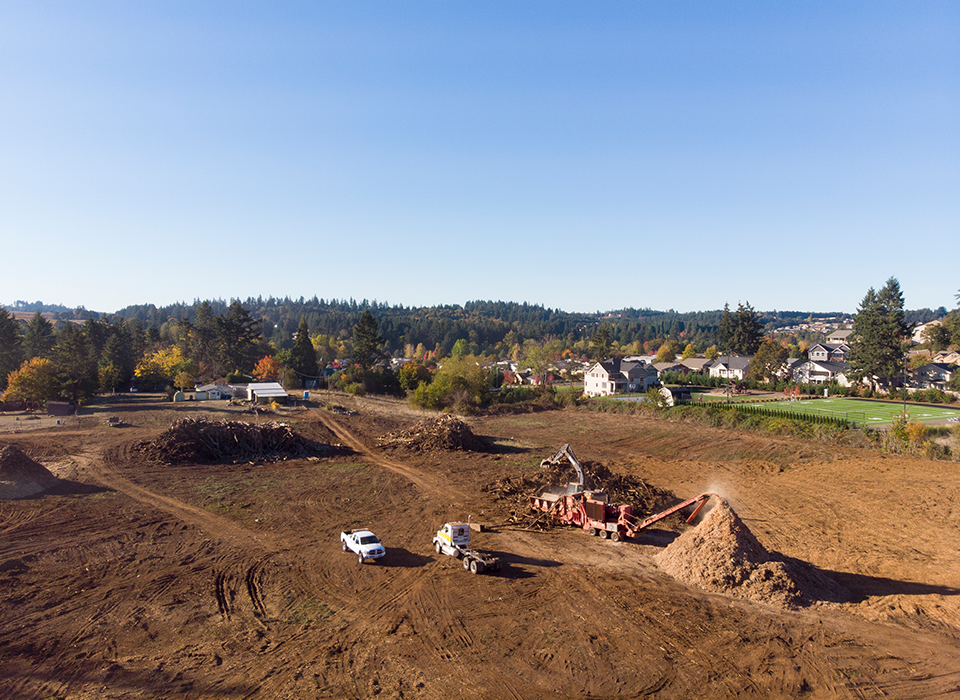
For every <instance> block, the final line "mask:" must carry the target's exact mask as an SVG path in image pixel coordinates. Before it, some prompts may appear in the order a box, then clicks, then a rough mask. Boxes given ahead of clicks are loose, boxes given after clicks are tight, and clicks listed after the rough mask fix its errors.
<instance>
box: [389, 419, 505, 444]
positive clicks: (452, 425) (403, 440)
mask: <svg viewBox="0 0 960 700" xmlns="http://www.w3.org/2000/svg"><path fill="white" fill-rule="evenodd" d="M377 444H378V445H379V446H380V447H400V448H404V449H407V450H414V451H417V452H427V451H430V450H451V451H455V450H466V451H468V452H485V451H486V450H487V445H486V443H485V442H484V441H483V440H481V439H480V438H479V437H477V436H476V435H474V434H473V431H472V430H470V426H469V425H467V424H466V423H464V422H463V421H462V420H460V419H459V418H457V417H456V416H451V415H449V414H446V413H444V414H440V415H439V416H437V417H436V418H431V419H428V420H424V421H420V422H419V423H417V424H416V425H414V426H413V427H412V428H408V429H406V430H395V431H393V432H392V433H387V434H386V435H383V436H382V437H380V438H378V439H377Z"/></svg>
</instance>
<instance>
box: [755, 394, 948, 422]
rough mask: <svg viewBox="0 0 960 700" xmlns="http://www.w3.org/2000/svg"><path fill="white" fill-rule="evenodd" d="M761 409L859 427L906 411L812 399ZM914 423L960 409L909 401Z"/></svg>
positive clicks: (895, 406) (849, 401)
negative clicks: (829, 418)
mask: <svg viewBox="0 0 960 700" xmlns="http://www.w3.org/2000/svg"><path fill="white" fill-rule="evenodd" d="M753 405H755V406H756V407H757V408H760V409H768V410H771V411H773V410H777V411H786V412H789V413H802V414H808V415H810V414H813V415H826V416H833V417H835V418H846V419H847V420H849V421H851V422H853V423H856V424H857V425H858V426H859V425H866V426H868V427H869V426H878V427H879V426H885V425H890V424H891V423H892V422H893V421H894V419H895V418H897V417H898V416H899V415H900V414H901V413H902V412H903V404H902V403H895V402H885V401H867V400H864V399H842V398H835V399H808V400H804V401H772V402H768V403H757V404H753ZM907 413H908V415H909V420H910V421H911V422H920V423H932V422H935V421H947V420H949V419H950V418H954V419H956V418H958V417H960V408H945V407H943V406H934V405H930V404H917V403H910V402H907Z"/></svg>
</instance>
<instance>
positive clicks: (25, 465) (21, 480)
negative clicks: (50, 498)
mask: <svg viewBox="0 0 960 700" xmlns="http://www.w3.org/2000/svg"><path fill="white" fill-rule="evenodd" d="M58 481H59V479H57V477H55V476H54V475H53V474H51V473H50V470H48V469H47V468H46V467H45V466H43V465H42V464H40V463H39V462H35V461H34V460H32V459H30V457H28V456H27V455H26V454H24V453H23V451H22V450H21V449H20V448H19V447H17V446H16V445H7V446H6V447H4V448H3V449H0V499H8V498H27V497H28V496H34V495H36V494H38V493H43V492H44V491H46V490H47V489H49V488H50V487H51V486H55V485H56V484H57V482H58Z"/></svg>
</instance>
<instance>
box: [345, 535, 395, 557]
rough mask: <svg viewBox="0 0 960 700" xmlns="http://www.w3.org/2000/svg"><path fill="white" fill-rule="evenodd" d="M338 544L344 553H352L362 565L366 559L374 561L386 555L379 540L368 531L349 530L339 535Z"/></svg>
mask: <svg viewBox="0 0 960 700" xmlns="http://www.w3.org/2000/svg"><path fill="white" fill-rule="evenodd" d="M340 544H341V545H342V547H343V551H344V552H353V553H354V554H356V555H357V559H358V560H359V562H360V563H361V564H362V563H363V562H364V560H366V559H373V560H374V561H376V560H377V559H379V558H380V557H382V556H383V555H385V554H386V553H387V550H386V549H384V547H383V545H382V544H381V543H380V540H378V539H377V536H376V535H374V534H373V533H372V532H370V531H369V530H351V531H350V532H341V533H340Z"/></svg>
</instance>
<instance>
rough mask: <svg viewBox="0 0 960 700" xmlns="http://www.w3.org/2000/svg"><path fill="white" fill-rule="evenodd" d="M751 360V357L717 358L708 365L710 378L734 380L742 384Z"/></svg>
mask: <svg viewBox="0 0 960 700" xmlns="http://www.w3.org/2000/svg"><path fill="white" fill-rule="evenodd" d="M752 359H753V355H742V356H739V355H738V356H734V357H727V356H724V357H718V358H717V359H716V360H714V361H713V364H712V365H710V376H711V377H722V378H724V379H736V380H737V381H739V382H742V381H743V380H744V379H745V378H746V376H747V370H748V369H750V360H752Z"/></svg>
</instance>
